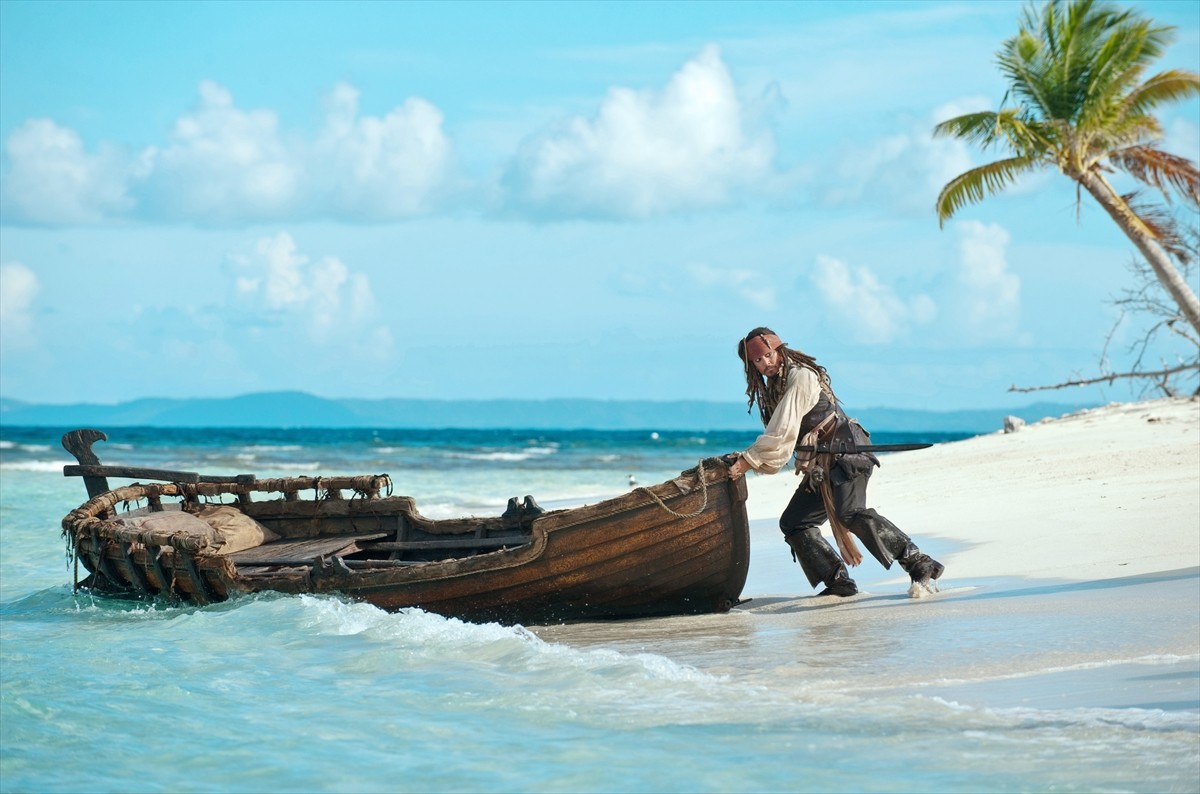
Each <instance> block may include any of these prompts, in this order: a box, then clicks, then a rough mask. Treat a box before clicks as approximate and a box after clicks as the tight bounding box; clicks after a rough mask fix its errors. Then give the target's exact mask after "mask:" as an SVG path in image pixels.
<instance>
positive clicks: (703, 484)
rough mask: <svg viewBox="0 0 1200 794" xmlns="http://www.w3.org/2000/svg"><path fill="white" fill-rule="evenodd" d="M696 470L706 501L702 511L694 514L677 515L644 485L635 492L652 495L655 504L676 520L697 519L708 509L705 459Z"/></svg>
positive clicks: (701, 507) (702, 505)
mask: <svg viewBox="0 0 1200 794" xmlns="http://www.w3.org/2000/svg"><path fill="white" fill-rule="evenodd" d="M696 469H697V476H699V477H700V492H701V493H702V494H703V495H704V501H703V503H701V505H700V509H699V510H697V511H696V512H694V513H677V512H675V511H674V510H672V509H671V508H669V507H667V505H666V503H665V502H663V500H662V499H659V498H658V494H656V493H654V491H651V490H650V489H649V488H647V487H646V486H644V485H639V486H638V487H637V488H635V489H634V490H637V491H645V492H646V493H648V494H650V498H651V499H653V500H654V501H655V502H657V503H658V506H659V507H661V508H662V509H663V510H666V511H667V512H668V513H670V514H671V515H673V516H675V517H676V518H695V517H696V516H698V515H700V514H701V513H703V512H704V511H705V510H707V509H708V480H707V479H706V478H705V477H704V459H703V458H701V460H700V463H699V465H697V466H696Z"/></svg>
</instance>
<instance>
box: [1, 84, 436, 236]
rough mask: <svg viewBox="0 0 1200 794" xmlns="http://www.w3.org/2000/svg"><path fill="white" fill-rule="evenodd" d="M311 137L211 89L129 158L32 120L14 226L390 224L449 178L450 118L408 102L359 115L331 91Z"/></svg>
mask: <svg viewBox="0 0 1200 794" xmlns="http://www.w3.org/2000/svg"><path fill="white" fill-rule="evenodd" d="M326 113H327V115H326V118H325V124H324V126H323V127H322V129H321V131H320V132H319V133H318V134H317V136H315V137H314V138H313V139H311V140H308V139H304V138H303V137H301V136H298V135H288V134H287V133H285V131H284V130H282V129H281V126H280V122H279V118H278V116H277V115H276V114H275V112H274V111H271V110H265V109H256V110H244V109H242V108H239V107H238V106H237V105H236V103H235V102H234V98H233V96H232V94H230V92H229V91H228V90H227V89H225V88H224V87H222V86H220V85H218V84H216V83H214V82H211V81H207V80H206V81H204V82H202V83H200V86H199V102H198V104H197V106H196V107H195V108H194V109H193V110H192V111H190V112H188V113H186V114H184V115H183V116H181V117H180V118H179V119H178V120H177V121H176V122H175V124H174V126H173V128H172V131H171V134H170V136H169V139H168V140H167V142H166V143H165V144H163V145H161V146H150V147H147V148H145V149H144V150H142V151H141V152H140V153H139V154H138V155H137V156H136V157H126V156H124V155H122V153H121V152H119V151H118V150H117V149H115V148H113V147H111V146H101V147H100V148H99V150H98V151H96V152H95V153H90V152H88V151H86V150H85V148H84V145H83V142H82V140H81V139H80V137H79V135H78V134H77V133H75V132H74V131H73V130H70V129H67V128H65V127H61V126H59V125H57V124H55V123H54V122H53V121H50V120H48V119H31V120H30V121H27V122H25V124H23V125H22V126H21V127H18V128H17V129H16V130H14V131H13V133H11V134H10V135H9V137H8V139H7V140H6V141H5V147H4V153H5V161H6V162H5V165H6V175H5V179H4V186H3V195H2V199H3V205H2V206H3V210H4V213H5V216H6V219H12V220H16V221H21V222H27V223H42V224H48V225H74V224H96V223H105V222H110V221H113V220H119V219H124V218H151V219H159V218H166V219H170V220H183V221H190V222H197V223H217V224H242V223H251V222H262V221H271V220H283V219H295V218H302V217H333V218H339V219H345V220H393V219H400V218H406V217H410V216H413V215H417V214H420V213H423V212H426V211H428V210H429V209H430V208H431V207H432V205H433V203H434V201H435V199H436V197H437V195H439V193H440V192H441V191H442V190H443V189H444V188H443V186H444V184H445V183H446V181H447V180H448V178H449V173H450V166H451V162H452V147H451V144H450V141H449V139H448V138H447V137H446V135H445V133H444V132H443V130H442V121H443V119H442V114H441V112H440V111H439V110H438V109H437V108H436V107H434V106H433V105H431V104H429V103H428V102H426V101H424V100H422V99H416V98H410V99H408V100H406V101H405V102H404V103H403V104H402V105H400V106H399V107H397V108H395V109H393V110H392V111H390V112H389V113H387V114H386V115H384V116H383V117H373V116H360V115H359V113H358V92H357V91H356V90H355V89H354V88H353V87H352V86H349V85H347V84H339V85H338V86H336V87H335V88H334V90H333V91H332V93H331V97H330V99H329V101H328V102H327V104H326Z"/></svg>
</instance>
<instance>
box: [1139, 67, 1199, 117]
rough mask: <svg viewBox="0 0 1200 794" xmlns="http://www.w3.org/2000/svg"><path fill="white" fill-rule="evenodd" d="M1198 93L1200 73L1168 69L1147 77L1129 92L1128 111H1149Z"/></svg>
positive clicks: (1189, 97)
mask: <svg viewBox="0 0 1200 794" xmlns="http://www.w3.org/2000/svg"><path fill="white" fill-rule="evenodd" d="M1198 95H1200V73H1197V72H1189V71H1187V70H1185V69H1170V70H1168V71H1165V72H1160V73H1158V74H1156V75H1154V76H1153V77H1150V78H1148V79H1147V80H1146V81H1145V82H1143V83H1142V84H1141V85H1139V86H1137V87H1136V88H1134V89H1133V90H1132V91H1130V92H1129V96H1128V97H1127V98H1126V104H1127V105H1128V108H1129V112H1133V113H1149V112H1150V111H1151V110H1154V109H1155V108H1156V107H1158V106H1159V105H1162V104H1166V103H1169V102H1181V101H1183V100H1186V99H1191V98H1192V97H1194V96H1198Z"/></svg>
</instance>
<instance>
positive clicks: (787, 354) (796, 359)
mask: <svg viewBox="0 0 1200 794" xmlns="http://www.w3.org/2000/svg"><path fill="white" fill-rule="evenodd" d="M768 334H771V335H774V336H778V334H776V333H775V332H774V331H772V330H771V329H770V328H766V327H764V326H759V327H758V328H755V329H754V330H753V331H751V332H750V333H748V334H746V336H745V337H743V338H742V339H739V340H738V346H737V352H738V358H740V359H741V360H742V366H743V368H744V369H745V373H746V398H747V399H746V413H750V411H751V409H753V408H754V405H755V403H757V404H758V414H759V416H760V417H762V422H763V425H764V426H765V425H766V424H767V423H768V422H770V421H771V414H773V413H774V412H775V406H777V405H779V400H780V398H782V397H783V392H784V390H785V389H786V387H787V376H788V373H789V372H791V369H792V367H797V366H799V367H808V368H809V369H811V370H812V371H813V372H815V373H816V374H817V380H819V381H820V383H821V391H823V392H825V394H826V396H828V397H829V399H830V400H832V401H833V402H835V403H836V402H837V395H836V394H834V393H833V385H832V383H830V380H829V373H828V372H826V371H825V368H824V367H822V366H821V365H820V364H818V363H817V360H816V359H815V358H813V357H812V356H810V355H808V354H806V353H801V352H800V351H799V350H792V349H791V348H790V347H788V346H787V345H785V344H780V345H779V347H777V348H775V349H776V350H778V351H779V353H780V355H781V356H782V358H783V367H782V369H780V370H779V374H778V375H776V376H775V377H774V378H766V377H763V375H762V374H761V373H759V371H758V368H757V367H755V366H754V362H753V361H750V360H749V359H748V358H746V342H747V340H750V339H753V338H754V337H756V336H766V335H768Z"/></svg>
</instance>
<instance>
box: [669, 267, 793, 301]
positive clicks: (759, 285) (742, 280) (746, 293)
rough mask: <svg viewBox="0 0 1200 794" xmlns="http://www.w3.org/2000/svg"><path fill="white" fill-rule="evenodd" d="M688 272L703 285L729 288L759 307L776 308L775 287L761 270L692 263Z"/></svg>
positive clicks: (722, 288)
mask: <svg viewBox="0 0 1200 794" xmlns="http://www.w3.org/2000/svg"><path fill="white" fill-rule="evenodd" d="M688 272H689V273H691V276H692V279H693V280H694V281H695V282H696V283H697V284H699V285H700V286H702V287H710V288H717V289H721V290H729V291H731V292H733V293H734V294H735V295H737V296H738V297H740V298H741V299H742V300H744V301H745V302H746V303H749V304H750V305H752V306H754V307H756V308H759V309H763V310H771V309H774V308H775V305H776V304H775V287H774V285H773V284H772V283H771V282H770V280H769V279H767V278H766V277H764V276H763V274H762V273H761V272H758V271H754V270H733V269H729V268H718V267H712V266H711V265H705V264H694V265H691V266H689V268H688Z"/></svg>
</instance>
